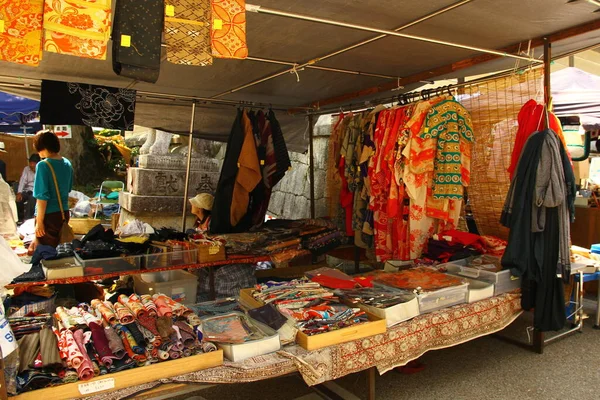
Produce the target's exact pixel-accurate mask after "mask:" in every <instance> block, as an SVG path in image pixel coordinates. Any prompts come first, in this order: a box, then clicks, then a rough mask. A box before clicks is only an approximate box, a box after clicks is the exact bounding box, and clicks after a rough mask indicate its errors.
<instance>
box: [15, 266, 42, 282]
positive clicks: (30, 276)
mask: <svg viewBox="0 0 600 400" xmlns="http://www.w3.org/2000/svg"><path fill="white" fill-rule="evenodd" d="M44 280H46V275H45V274H44V270H43V269H42V265H41V264H39V263H38V264H33V265H32V266H31V269H30V270H29V271H27V272H25V273H23V274H21V275H19V276H17V277H16V278H15V279H13V280H12V282H11V283H13V284H15V283H21V282H41V281H44Z"/></svg>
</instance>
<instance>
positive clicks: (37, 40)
mask: <svg viewBox="0 0 600 400" xmlns="http://www.w3.org/2000/svg"><path fill="white" fill-rule="evenodd" d="M43 9H44V1H43V0H0V25H2V27H3V29H0V60H3V61H9V62H13V63H17V64H25V65H29V66H32V67H37V66H38V65H39V63H40V60H41V58H42V12H43Z"/></svg>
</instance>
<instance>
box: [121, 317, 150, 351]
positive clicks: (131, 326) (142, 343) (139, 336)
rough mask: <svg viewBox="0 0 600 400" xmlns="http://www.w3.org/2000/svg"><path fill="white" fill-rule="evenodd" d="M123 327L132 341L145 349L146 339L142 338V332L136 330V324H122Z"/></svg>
mask: <svg viewBox="0 0 600 400" xmlns="http://www.w3.org/2000/svg"><path fill="white" fill-rule="evenodd" d="M123 326H124V327H125V328H127V330H128V331H129V332H130V333H131V336H133V339H134V340H135V342H136V343H137V345H138V346H139V347H146V339H145V338H144V335H143V334H142V332H140V330H139V329H138V327H137V324H136V323H135V322H132V323H130V324H123Z"/></svg>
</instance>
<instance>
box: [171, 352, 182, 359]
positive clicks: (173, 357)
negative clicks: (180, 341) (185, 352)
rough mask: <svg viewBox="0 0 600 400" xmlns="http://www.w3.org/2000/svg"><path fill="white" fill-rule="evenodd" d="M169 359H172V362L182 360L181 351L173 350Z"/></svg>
mask: <svg viewBox="0 0 600 400" xmlns="http://www.w3.org/2000/svg"><path fill="white" fill-rule="evenodd" d="M169 358H171V359H172V360H176V359H178V358H181V352H180V351H175V350H171V351H170V352H169Z"/></svg>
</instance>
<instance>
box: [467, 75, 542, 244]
mask: <svg viewBox="0 0 600 400" xmlns="http://www.w3.org/2000/svg"><path fill="white" fill-rule="evenodd" d="M541 76H542V71H541V69H536V70H533V71H527V72H525V73H522V74H515V75H511V76H508V77H502V78H498V79H495V80H492V81H487V82H482V83H481V84H477V85H473V86H468V87H466V88H465V89H464V90H463V92H462V94H460V95H459V96H458V100H459V101H460V102H461V103H462V104H463V106H464V107H465V108H466V109H467V110H469V112H470V113H471V117H472V119H473V128H474V129H473V131H474V133H475V143H474V145H473V151H472V160H471V184H470V186H469V188H468V195H469V201H470V204H471V210H472V212H473V217H474V218H475V222H476V223H477V228H478V229H479V233H480V234H482V235H494V236H497V237H500V238H503V239H507V238H508V229H506V228H504V227H503V226H501V225H500V222H499V221H500V214H501V212H502V206H503V205H504V198H505V197H506V193H507V192H508V188H509V185H510V178H509V174H508V172H506V170H507V168H508V167H509V165H510V157H511V154H512V150H513V146H514V142H515V137H516V134H517V129H518V123H517V116H518V114H519V111H520V110H521V107H522V106H523V105H524V104H525V103H526V102H527V101H528V100H529V99H536V100H540V97H541V96H543V94H542V93H541V87H542V86H541Z"/></svg>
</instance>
